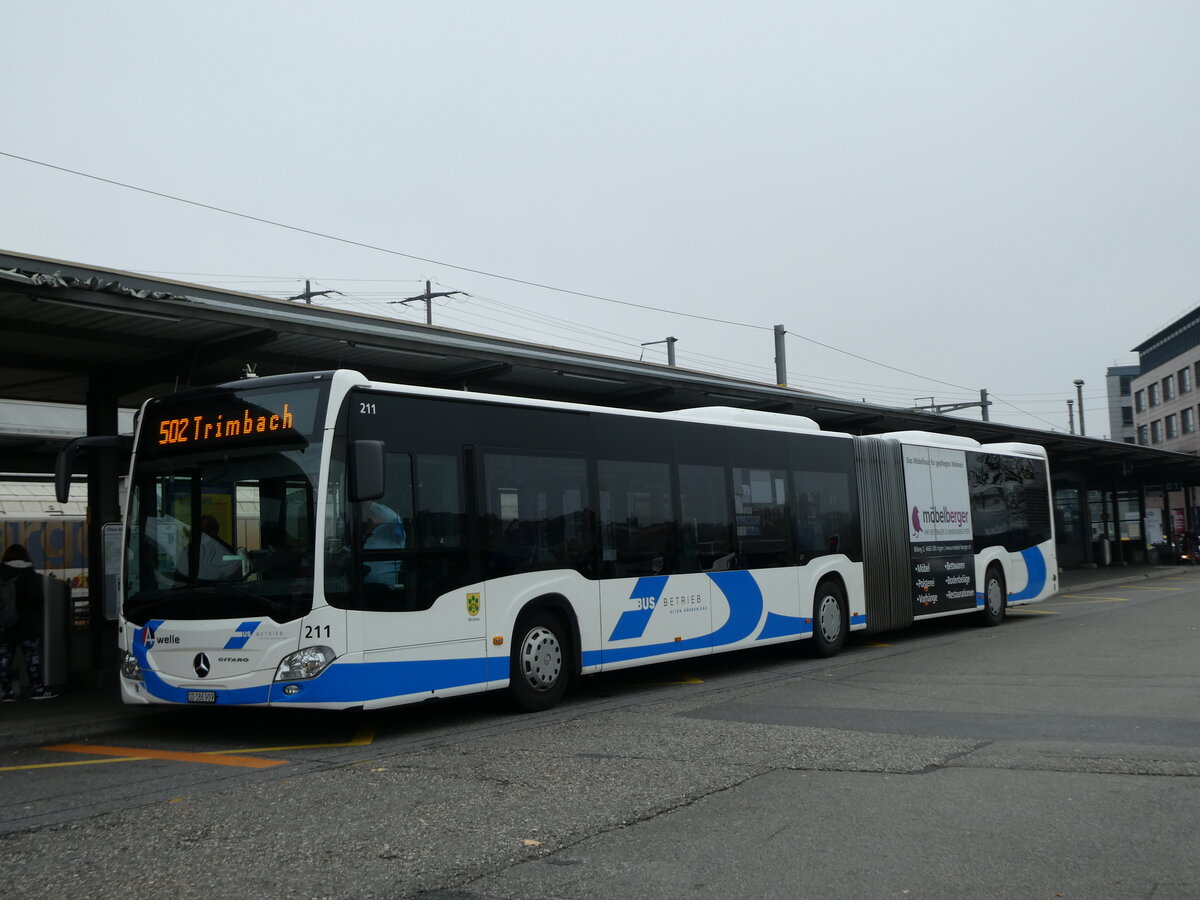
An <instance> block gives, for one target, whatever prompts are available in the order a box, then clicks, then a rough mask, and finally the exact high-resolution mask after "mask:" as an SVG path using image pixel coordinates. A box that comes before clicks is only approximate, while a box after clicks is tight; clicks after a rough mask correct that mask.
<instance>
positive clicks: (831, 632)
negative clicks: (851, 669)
mask: <svg viewBox="0 0 1200 900" xmlns="http://www.w3.org/2000/svg"><path fill="white" fill-rule="evenodd" d="M812 624H813V636H812V640H810V641H809V642H808V644H809V648H810V649H811V651H812V654H813V655H814V656H835V655H837V653H838V652H839V651H840V650H841V649H842V645H843V644H845V643H846V632H847V631H849V630H850V616H849V614H848V613H847V611H846V592H845V591H843V590H842V586H841V585H840V584H838V583H837V582H836V581H822V582H821V583H820V584H819V585H817V593H816V596H815V597H813V620H812Z"/></svg>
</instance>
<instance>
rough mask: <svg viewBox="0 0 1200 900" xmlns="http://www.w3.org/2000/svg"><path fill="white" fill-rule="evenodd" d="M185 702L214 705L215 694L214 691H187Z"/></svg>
mask: <svg viewBox="0 0 1200 900" xmlns="http://www.w3.org/2000/svg"><path fill="white" fill-rule="evenodd" d="M187 702H188V703H216V702H217V692H216V691H188V692H187Z"/></svg>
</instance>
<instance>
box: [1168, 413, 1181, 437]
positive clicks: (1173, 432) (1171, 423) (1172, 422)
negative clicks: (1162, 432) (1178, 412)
mask: <svg viewBox="0 0 1200 900" xmlns="http://www.w3.org/2000/svg"><path fill="white" fill-rule="evenodd" d="M1177 437H1179V420H1178V419H1177V418H1176V416H1175V413H1171V415H1169V416H1167V440H1168V441H1169V440H1171V439H1172V438H1177Z"/></svg>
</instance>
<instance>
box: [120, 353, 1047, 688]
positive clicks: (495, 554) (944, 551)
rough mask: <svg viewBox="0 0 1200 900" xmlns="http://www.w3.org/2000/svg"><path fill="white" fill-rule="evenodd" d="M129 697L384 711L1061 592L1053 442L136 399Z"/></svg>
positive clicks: (329, 388) (400, 395)
mask: <svg viewBox="0 0 1200 900" xmlns="http://www.w3.org/2000/svg"><path fill="white" fill-rule="evenodd" d="M125 533H126V538H125V548H126V552H125V558H124V569H123V572H122V577H121V582H120V584H121V619H120V641H121V649H122V651H123V657H122V660H123V661H122V666H121V691H122V694H123V697H124V699H125V701H126V702H129V703H179V704H188V703H191V704H233V705H259V706H264V705H271V706H276V705H277V706H294V707H311V708H325V709H346V708H355V707H359V708H375V707H384V706H391V705H396V704H402V703H412V702H416V701H420V700H427V699H430V698H433V697H449V696H453V695H459V694H466V693H471V692H477V691H486V690H497V689H507V690H508V692H509V694H510V695H511V698H512V699H513V701H514V702H515V704H516V705H517V706H518V707H520V708H522V709H526V710H537V709H544V708H548V707H550V706H552V705H554V704H555V703H556V702H558V701H559V700H560V699H561V697H562V696H563V693H564V691H565V690H566V688H567V686H568V683H569V682H570V681H571V680H572V679H575V678H577V677H579V676H582V675H589V674H594V673H599V672H602V671H609V670H613V669H619V668H623V667H629V666H637V665H642V664H647V663H657V662H663V661H667V660H677V659H683V658H687V657H694V656H701V655H705V654H710V653H716V652H720V651H725V650H737V649H744V648H749V647H758V646H761V645H766V644H775V643H780V642H785V641H798V642H802V646H807V647H810V648H811V650H812V651H813V652H814V653H815V654H817V655H819V656H829V655H833V654H835V653H837V652H838V651H839V650H840V649H841V647H842V645H843V643H844V641H845V640H846V636H847V634H848V632H851V631H868V632H879V631H886V630H890V629H896V628H901V627H904V626H906V625H909V624H911V623H912V622H913V621H914V620H919V619H928V618H933V617H938V616H950V615H970V616H973V617H975V618H976V619H977V620H978V621H980V622H981V623H984V624H988V625H996V624H999V623H1000V622H1001V621H1002V619H1003V618H1004V615H1005V610H1006V608H1007V607H1009V606H1016V605H1019V604H1025V603H1033V602H1035V601H1038V600H1042V599H1044V598H1046V597H1048V596H1050V595H1051V594H1052V593H1053V592H1054V591H1055V590H1056V588H1057V577H1058V575H1057V573H1058V569H1057V565H1056V561H1055V553H1054V534H1053V524H1052V514H1051V506H1050V490H1049V479H1048V474H1047V466H1046V454H1045V451H1044V450H1043V449H1042V448H1041V447H1037V446H1033V445H1029V444H1016V443H1011V444H993V445H981V444H979V443H977V442H975V441H973V440H970V439H967V438H961V437H950V436H945V435H937V434H925V433H919V432H905V433H899V434H890V435H880V436H874V437H856V436H851V435H846V434H836V433H831V432H824V431H822V430H821V429H820V428H819V427H818V426H817V425H816V423H814V422H812V421H811V420H809V419H805V418H803V417H799V416H789V415H781V414H774V413H761V412H754V411H748V410H739V409H730V408H723V407H717V408H703V409H691V410H680V411H677V412H672V413H648V412H633V411H624V410H617V409H609V408H602V407H595V406H584V405H577V404H570V403H559V402H550V401H540V400H533V399H524V398H517V397H504V396H496V395H486V394H473V393H460V392H455V391H445V390H436V389H427V388H420V387H412V386H405V385H395V384H382V383H375V382H372V381H370V380H368V379H367V378H366V377H364V376H363V375H361V374H359V373H357V372H352V371H346V370H338V371H331V372H316V373H309V374H305V375H292V376H279V377H270V378H257V379H247V380H243V381H239V382H236V383H231V384H225V385H220V386H216V387H211V388H205V389H202V390H195V391H190V392H187V393H180V394H176V395H174V396H170V397H164V398H161V399H156V400H151V401H149V402H147V403H146V404H145V406H144V407H143V408H142V410H141V412H140V414H139V417H138V427H137V430H136V435H135V440H134V446H133V456H132V463H131V468H130V475H129V492H128V504H127V510H126V515H125Z"/></svg>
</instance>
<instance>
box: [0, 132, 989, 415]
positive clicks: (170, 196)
mask: <svg viewBox="0 0 1200 900" xmlns="http://www.w3.org/2000/svg"><path fill="white" fill-rule="evenodd" d="M0 156H4V157H7V158H9V159H14V160H17V161H19V162H25V163H29V164H30V165H35V166H41V167H43V168H46V169H51V170H53V171H58V172H63V173H66V174H69V175H75V176H77V177H80V178H87V179H90V180H92V181H97V182H100V183H102V184H109V185H112V186H114V187H119V188H124V189H126V190H131V191H136V192H138V193H142V194H146V195H148V196H153V197H159V198H161V199H164V200H170V201H172V202H175V203H183V204H186V205H188V206H193V207H196V208H198V209H206V210H209V211H211V212H216V213H220V214H222V215H228V216H234V217H236V218H240V219H244V220H246V221H250V222H257V223H259V224H262V225H268V226H271V227H273V228H281V229H284V230H287V231H292V232H294V233H297V234H305V235H308V236H310V237H317V238H321V239H322V240H329V241H335V242H337V243H341V244H345V245H347V246H352V247H359V248H361V249H364V250H372V251H374V252H377V253H385V254H388V255H391V256H398V257H402V258H404V259H411V260H415V261H417V262H424V263H429V264H430V265H435V266H442V267H445V268H448V269H455V270H457V271H460V272H469V273H471V274H474V275H481V276H483V277H486V278H495V279H498V280H501V281H507V282H510V283H513V284H521V285H525V286H527V287H533V288H538V289H540V290H547V291H554V292H557V293H562V294H567V295H569V296H573V297H580V298H582V299H587V300H596V301H600V302H605V303H613V304H617V305H620V306H626V307H630V308H633V309H641V310H644V311H648V312H656V313H662V314H666V315H673V316H680V317H683V318H689V319H694V320H698V321H704V322H711V323H715V324H719V325H729V326H733V327H737V328H750V329H754V330H758V331H773V330H774V327H773V326H770V327H768V326H765V325H753V324H750V323H747V322H737V321H733V320H730V319H721V318H717V317H715V316H705V315H700V314H699V313H689V312H682V311H679V310H670V309H663V308H661V307H655V306H650V305H648V304H643V303H634V302H632V301H629V300H619V299H617V298H615V297H606V296H604V295H601V294H593V293H589V292H587V291H578V290H574V289H571V288H563V287H558V286H555V285H551V284H546V283H543V282H539V281H534V280H532V279H526V278H518V277H516V276H512V275H504V274H501V273H498V272H489V271H487V270H484V269H479V268H475V267H472V266H465V265H460V264H457V263H451V262H446V261H444V260H436V259H433V258H431V257H425V256H420V255H417V254H415V253H407V252H405V251H402V250H395V249H393V248H389V247H382V246H379V245H377V244H370V243H367V242H365V241H357V240H354V239H352V238H345V237H341V236H339V235H334V234H329V233H327V232H322V231H317V230H315V229H311V228H303V227H301V226H298V225H289V224H287V223H286V222H280V221H277V220H274V219H268V218H266V217H264V216H256V215H252V214H250V213H244V212H239V211H237V210H232V209H228V208H225V207H221V206H217V205H215V204H212V203H203V202H201V201H198V200H191V199H188V198H186V197H180V196H177V195H175V194H168V193H166V192H164V191H156V190H152V189H150V188H144V187H140V186H138V185H134V184H129V183H128V182H123V181H117V180H116V179H113V178H105V177H104V176H101V175H95V174H93V173H90V172H82V171H80V170H78V169H72V168H69V167H67V166H60V165H56V164H54V163H49V162H45V161H43V160H39V159H33V158H32V157H28V156H23V155H21V154H17V153H12V152H9V151H5V150H0ZM789 333H790V334H792V335H793V336H794V337H796V338H798V339H800V340H803V341H806V342H808V343H811V344H813V345H815V346H818V347H822V348H824V349H826V350H830V351H832V352H835V353H840V354H843V355H845V356H849V357H850V358H852V359H857V360H859V361H861V362H865V363H868V364H870V365H874V366H879V367H881V368H884V369H888V370H890V371H893V372H899V373H901V374H903V375H908V376H910V377H913V378H918V379H920V380H922V381H928V382H930V383H932V384H941V385H945V386H947V387H953V388H957V389H958V390H963V391H970V390H972V389H971V388H969V387H966V386H964V385H959V384H954V383H952V382H948V381H944V380H942V379H939V378H933V377H931V376H928V375H922V374H920V373H918V372H912V371H909V370H908V369H902V368H900V367H898V366H893V365H890V364H888V363H883V362H879V361H878V360H874V359H871V358H870V357H866V356H861V355H859V354H857V353H852V352H851V351H849V350H843V349H842V348H840V347H836V346H834V345H832V344H827V343H824V342H822V341H818V340H816V339H815V338H810V337H808V336H807V335H804V334H800V333H798V332H794V331H793V332H789Z"/></svg>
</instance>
